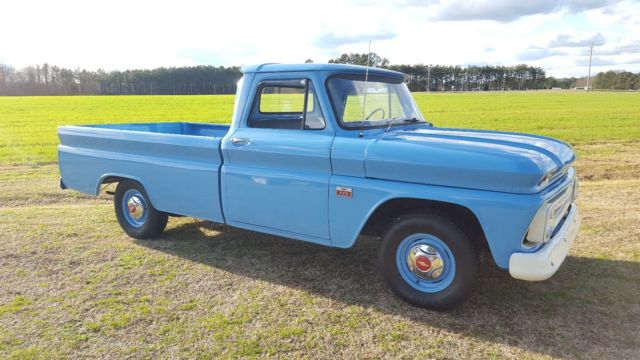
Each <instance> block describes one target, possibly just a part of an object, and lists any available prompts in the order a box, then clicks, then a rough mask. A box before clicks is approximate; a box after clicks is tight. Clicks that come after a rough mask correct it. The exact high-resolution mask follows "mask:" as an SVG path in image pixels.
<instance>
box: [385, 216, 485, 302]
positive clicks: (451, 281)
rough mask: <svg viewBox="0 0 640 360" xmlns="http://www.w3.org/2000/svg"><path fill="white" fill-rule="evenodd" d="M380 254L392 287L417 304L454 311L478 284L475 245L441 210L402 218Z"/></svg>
mask: <svg viewBox="0 0 640 360" xmlns="http://www.w3.org/2000/svg"><path fill="white" fill-rule="evenodd" d="M379 257H380V260H379V261H380V265H381V270H382V275H383V277H384V279H385V280H386V282H387V283H388V285H389V287H390V288H391V290H392V291H393V292H394V293H395V294H396V295H398V296H399V297H400V298H402V299H403V300H405V301H407V302H409V303H411V304H413V305H416V306H419V307H423V308H427V309H432V310H439V311H444V310H450V309H453V308H455V307H457V306H459V305H461V304H462V303H463V302H465V301H466V300H467V299H468V298H469V297H470V296H471V294H472V293H473V291H474V290H475V288H476V286H477V282H478V269H479V260H478V254H477V252H476V247H475V246H474V244H473V243H472V241H471V240H470V239H469V238H468V237H467V236H466V234H465V233H464V231H462V230H461V229H460V228H459V227H458V226H457V225H456V224H455V223H454V222H453V221H451V220H450V219H449V218H448V217H446V215H443V214H439V213H435V212H427V211H420V212H414V213H410V214H407V215H404V216H401V217H400V218H399V219H397V221H395V222H393V223H392V224H391V225H390V227H389V229H388V230H387V231H386V233H385V235H384V237H383V241H382V246H381V247H380V254H379Z"/></svg>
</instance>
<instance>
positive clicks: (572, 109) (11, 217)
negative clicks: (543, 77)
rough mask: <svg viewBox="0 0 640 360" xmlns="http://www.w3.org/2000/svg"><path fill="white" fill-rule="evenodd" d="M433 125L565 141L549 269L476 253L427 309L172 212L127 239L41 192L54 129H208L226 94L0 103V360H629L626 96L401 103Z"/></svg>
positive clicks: (106, 219)
mask: <svg viewBox="0 0 640 360" xmlns="http://www.w3.org/2000/svg"><path fill="white" fill-rule="evenodd" d="M415 97H416V99H417V100H418V103H419V104H420V107H421V108H422V110H423V112H424V113H425V115H426V116H427V117H428V119H429V120H431V121H433V122H435V123H436V124H437V125H441V126H456V127H458V126H459V127H462V126H467V127H475V128H489V129H504V130H516V131H523V132H534V133H540V134H546V135H553V136H557V137H559V138H562V139H564V140H566V141H569V142H571V143H573V144H575V145H576V148H577V149H578V151H579V152H580V153H581V154H582V156H581V157H580V158H579V160H578V162H577V163H576V167H577V170H578V174H579V176H580V178H581V191H580V193H581V195H580V198H579V199H578V205H579V208H580V211H581V214H582V219H583V222H582V227H581V229H580V233H579V235H578V239H577V240H576V243H575V244H574V247H573V248H572V250H571V253H570V256H569V257H568V258H567V259H566V261H565V263H564V264H563V265H562V267H561V268H560V270H559V271H558V273H557V274H556V275H555V276H554V277H553V278H552V279H550V280H548V281H545V282H540V283H531V282H524V281H518V280H515V279H513V278H511V277H510V276H509V274H508V273H506V272H503V271H499V270H498V269H497V268H495V266H493V265H492V264H491V262H490V261H488V258H489V256H488V255H487V254H484V256H483V259H484V260H483V266H482V274H481V277H480V278H481V280H480V281H481V284H480V287H479V291H478V292H477V293H476V294H475V295H474V296H473V297H472V298H471V299H470V301H469V302H467V303H466V304H464V305H463V306H462V307H460V308H459V309H456V310H455V311H453V312H449V313H444V314H443V313H436V312H432V311H427V310H423V309H418V308H415V307H412V306H410V305H408V304H406V303H404V302H402V301H401V300H399V299H397V298H396V297H395V296H393V294H392V293H391V292H390V291H389V290H388V288H387V287H386V286H385V284H384V282H383V281H382V279H381V277H380V276H379V275H378V274H377V264H376V257H377V246H378V243H379V241H378V239H375V238H361V239H359V241H358V243H357V244H356V246H355V247H354V248H352V249H348V250H339V249H331V248H326V247H321V246H316V245H313V244H308V243H303V242H298V241H292V240H286V239H282V238H278V237H274V236H268V235H264V234H258V233H254V232H249V231H243V230H239V229H234V228H230V227H227V226H224V225H219V224H214V223H210V222H206V221H201V220H197V219H192V218H171V219H170V220H169V224H168V226H167V230H166V232H165V233H164V235H163V236H162V237H161V238H159V239H155V240H133V239H131V238H129V237H127V236H126V235H125V234H124V233H123V232H122V231H121V229H120V227H119V225H118V223H117V221H116V219H115V215H114V213H113V202H112V199H111V197H110V196H108V195H106V194H104V193H103V194H102V195H101V196H100V197H98V198H94V197H89V196H85V195H83V194H80V193H77V192H74V191H68V190H67V191H63V190H60V189H59V188H58V183H57V181H58V170H57V167H56V164H55V163H54V162H55V147H56V145H57V138H56V133H55V131H56V126H57V125H59V124H82V123H101V122H140V121H175V120H185V121H218V122H220V121H224V120H227V119H229V117H230V113H231V109H232V102H233V97H232V96H157V97H142V96H123V97H31V98H30V97H18V98H0V132H1V134H2V136H0V239H1V241H2V246H0V358H8V359H32V358H41V359H51V358H68V359H76V358H118V359H119V358H136V359H138V358H149V359H155V358H189V359H191V358H202V359H206V358H212V359H219V358H228V359H235V358H254V357H268V356H276V357H278V358H313V359H315V358H324V359H337V358H349V359H352V358H416V359H426V358H443V359H451V358H467V359H487V358H512V359H520V358H523V359H532V358H535V359H547V358H597V359H599V358H612V359H622V358H628V359H631V358H637V357H638V354H640V336H639V334H640V291H639V287H638V286H639V285H638V284H640V192H639V191H638V189H640V134H639V131H640V94H637V93H633V94H628V93H592V94H584V93H574V92H560V93H555V92H522V93H481V94H415Z"/></svg>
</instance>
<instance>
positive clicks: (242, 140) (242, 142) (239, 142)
mask: <svg viewBox="0 0 640 360" xmlns="http://www.w3.org/2000/svg"><path fill="white" fill-rule="evenodd" d="M231 142H232V143H233V144H234V145H248V144H250V143H251V139H245V138H237V137H234V138H231Z"/></svg>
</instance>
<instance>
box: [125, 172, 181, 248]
mask: <svg viewBox="0 0 640 360" xmlns="http://www.w3.org/2000/svg"><path fill="white" fill-rule="evenodd" d="M130 193H133V194H134V195H136V196H138V195H139V196H141V197H142V199H141V200H142V203H143V204H144V212H143V213H144V214H145V216H146V217H145V218H141V219H140V220H141V221H140V222H139V223H137V222H136V221H135V220H132V219H133V218H132V217H131V215H128V214H127V213H125V211H128V210H125V207H124V206H123V199H124V197H125V196H127V197H129V196H128V194H130ZM138 199H140V198H138ZM113 203H114V207H115V211H116V217H117V218H118V223H120V227H122V230H124V232H125V233H127V235H129V236H131V237H132V238H135V239H149V238H155V237H158V236H160V234H162V232H163V231H164V228H165V227H166V226H167V221H168V219H169V215H168V214H167V213H164V212H162V211H158V210H156V209H155V208H154V207H153V205H152V204H151V201H150V200H149V196H148V195H147V192H146V191H145V190H144V187H142V185H141V184H140V183H138V182H137V181H132V180H125V181H121V182H120V183H119V184H118V187H117V188H116V193H115V196H114V197H113Z"/></svg>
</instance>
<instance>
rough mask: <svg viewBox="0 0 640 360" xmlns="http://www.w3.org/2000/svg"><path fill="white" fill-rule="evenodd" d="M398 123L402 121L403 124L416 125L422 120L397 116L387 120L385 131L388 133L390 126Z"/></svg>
mask: <svg viewBox="0 0 640 360" xmlns="http://www.w3.org/2000/svg"><path fill="white" fill-rule="evenodd" d="M398 121H402V122H405V123H417V122H421V121H422V120H420V119H418V118H417V117H415V116H414V117H402V116H397V117H394V118H393V119H389V120H388V121H387V130H385V131H389V129H391V125H393V123H395V122H398Z"/></svg>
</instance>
